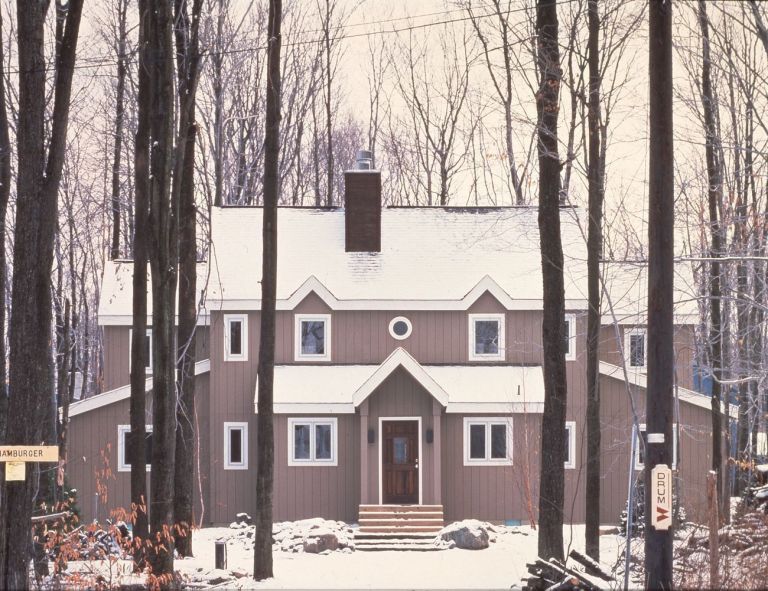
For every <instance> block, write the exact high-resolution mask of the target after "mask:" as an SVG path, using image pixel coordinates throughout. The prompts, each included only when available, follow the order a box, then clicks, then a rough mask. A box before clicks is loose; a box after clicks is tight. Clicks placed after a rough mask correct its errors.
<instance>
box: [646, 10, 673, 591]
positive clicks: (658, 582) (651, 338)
mask: <svg viewBox="0 0 768 591" xmlns="http://www.w3.org/2000/svg"><path fill="white" fill-rule="evenodd" d="M648 42H649V68H648V71H649V72H650V76H649V77H650V119H649V122H650V141H649V151H650V161H649V174H648V179H649V185H648V208H649V212H648V390H647V396H646V417H645V422H646V424H647V429H648V434H649V437H648V439H649V440H650V439H651V437H650V435H651V434H654V435H657V436H658V435H660V434H661V435H663V441H661V442H658V441H655V442H650V441H649V443H647V444H646V445H645V458H646V459H645V490H646V491H650V490H653V487H652V486H651V473H652V471H653V469H654V468H655V466H656V465H658V464H666V465H667V466H672V459H673V458H672V437H673V435H672V417H673V401H674V398H673V384H674V378H675V373H674V363H675V356H674V355H675V354H674V349H673V339H674V326H673V316H672V312H673V307H674V300H673V291H672V287H673V278H674V262H673V255H674V210H675V207H674V203H675V194H674V188H675V187H674V168H673V162H674V161H673V158H674V151H673V145H672V92H673V84H672V6H671V2H660V1H657V2H651V4H650V7H649V29H648ZM659 438H660V437H659ZM653 499H654V496H653V495H650V494H648V495H646V497H645V532H646V533H645V573H646V575H645V576H646V579H645V585H646V588H647V589H671V588H672V528H671V527H670V528H669V529H668V530H658V529H656V528H655V527H652V526H651V515H652V514H653V509H654V507H653Z"/></svg>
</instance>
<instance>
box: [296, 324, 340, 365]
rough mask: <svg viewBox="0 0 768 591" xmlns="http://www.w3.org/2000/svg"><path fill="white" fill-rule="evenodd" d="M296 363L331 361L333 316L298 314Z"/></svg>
mask: <svg viewBox="0 0 768 591" xmlns="http://www.w3.org/2000/svg"><path fill="white" fill-rule="evenodd" d="M295 342H296V361H330V360H331V315H330V314H296V334H295Z"/></svg>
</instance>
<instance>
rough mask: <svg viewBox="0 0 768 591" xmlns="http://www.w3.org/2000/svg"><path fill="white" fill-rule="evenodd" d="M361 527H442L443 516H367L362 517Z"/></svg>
mask: <svg viewBox="0 0 768 591" xmlns="http://www.w3.org/2000/svg"><path fill="white" fill-rule="evenodd" d="M359 524H360V527H361V528H363V527H365V528H368V527H372V526H374V527H375V526H386V527H410V526H414V525H433V526H436V527H439V528H441V529H442V527H443V518H442V517H439V518H432V519H416V518H388V519H369V518H367V517H361V518H360V520H359Z"/></svg>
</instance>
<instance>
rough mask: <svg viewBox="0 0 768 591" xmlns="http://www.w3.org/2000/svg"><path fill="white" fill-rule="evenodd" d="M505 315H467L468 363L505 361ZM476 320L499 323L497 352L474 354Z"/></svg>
mask: <svg viewBox="0 0 768 591" xmlns="http://www.w3.org/2000/svg"><path fill="white" fill-rule="evenodd" d="M505 316H506V315H505V314H470V315H469V331H468V332H469V360H470V361H504V359H505V350H504V347H505V344H504V334H505V327H506V323H505ZM478 320H494V321H496V322H498V323H499V352H498V353H489V354H484V353H475V322H477V321H478Z"/></svg>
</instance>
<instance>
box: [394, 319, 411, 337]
mask: <svg viewBox="0 0 768 591" xmlns="http://www.w3.org/2000/svg"><path fill="white" fill-rule="evenodd" d="M397 322H405V324H406V326H407V327H408V330H407V331H406V332H405V334H404V335H402V336H400V335H398V334H395V330H394V329H395V323H397ZM412 332H413V325H412V324H411V321H410V320H408V319H407V318H406V317H405V316H395V317H394V318H393V319H392V320H390V322H389V335H390V336H391V337H392V338H393V339H395V340H398V341H404V340H405V339H407V338H408V337H409V336H411V333H412Z"/></svg>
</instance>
